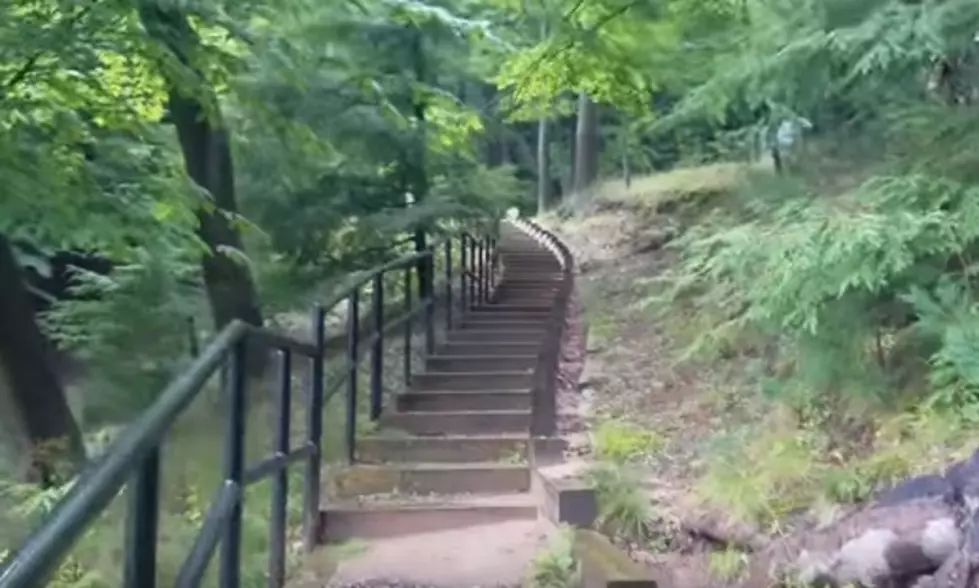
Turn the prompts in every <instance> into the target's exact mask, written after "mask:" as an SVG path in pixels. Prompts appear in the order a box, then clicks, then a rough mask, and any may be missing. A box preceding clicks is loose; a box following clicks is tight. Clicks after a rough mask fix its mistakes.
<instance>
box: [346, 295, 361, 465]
mask: <svg viewBox="0 0 979 588" xmlns="http://www.w3.org/2000/svg"><path fill="white" fill-rule="evenodd" d="M347 301H348V305H347V313H348V316H347V369H348V370H349V372H348V374H347V430H346V433H347V461H348V462H349V463H354V462H355V461H356V445H357V358H358V357H359V353H358V350H357V347H358V345H359V339H360V332H359V331H360V320H359V316H358V315H359V314H360V290H359V289H356V288H355V289H354V291H353V292H351V293H350V297H349V298H348V299H347Z"/></svg>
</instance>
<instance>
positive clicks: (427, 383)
mask: <svg viewBox="0 0 979 588" xmlns="http://www.w3.org/2000/svg"><path fill="white" fill-rule="evenodd" d="M533 377H534V376H533V374H532V373H529V372H528V373H526V374H472V373H471V374H461V373H460V374H439V373H421V374H415V375H414V376H412V377H411V387H412V389H413V390H418V391H420V392H431V391H436V390H522V389H528V390H529V389H530V385H531V384H532V382H533Z"/></svg>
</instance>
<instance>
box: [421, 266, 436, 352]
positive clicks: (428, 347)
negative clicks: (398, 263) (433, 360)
mask: <svg viewBox="0 0 979 588" xmlns="http://www.w3.org/2000/svg"><path fill="white" fill-rule="evenodd" d="M425 273H426V274H428V275H429V276H434V275H435V250H434V249H433V248H431V247H429V248H428V255H426V256H425ZM434 281H435V280H430V282H434ZM427 294H428V295H427V296H426V298H425V300H424V301H423V302H422V304H424V305H425V353H426V354H428V355H431V354H433V353H435V289H434V288H433V287H432V284H429V287H428V292H427Z"/></svg>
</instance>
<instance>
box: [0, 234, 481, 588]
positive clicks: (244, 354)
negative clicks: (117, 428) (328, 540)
mask: <svg viewBox="0 0 979 588" xmlns="http://www.w3.org/2000/svg"><path fill="white" fill-rule="evenodd" d="M454 241H455V242H457V243H458V245H459V248H458V256H456V255H455V253H454V248H453V242H454ZM494 251H495V239H493V238H491V237H486V238H480V239H477V238H475V237H473V236H471V235H469V234H466V233H463V234H462V235H461V236H459V237H456V238H455V239H453V238H447V239H444V240H443V241H441V242H440V243H438V244H436V245H434V246H432V247H429V248H428V249H427V250H425V251H421V252H418V253H415V254H413V255H408V256H405V257H402V258H400V259H398V260H395V261H393V262H391V263H388V264H386V265H384V266H381V267H379V268H376V269H374V270H372V271H370V272H366V273H364V274H361V275H358V276H355V277H354V278H353V279H352V280H351V283H350V284H349V285H347V286H346V287H344V288H343V289H342V290H341V291H340V293H339V294H338V295H337V296H336V297H335V298H334V299H333V301H331V302H330V303H328V304H325V305H322V306H318V307H317V308H316V309H314V311H313V316H312V329H311V331H312V333H311V334H312V340H311V341H301V340H298V339H295V338H291V337H287V336H284V335H280V334H277V333H274V332H272V331H269V330H266V329H260V328H256V327H252V326H249V325H246V324H245V323H242V322H240V321H235V322H233V323H231V324H230V325H228V326H227V327H225V328H224V329H223V330H222V331H221V332H220V333H219V334H218V335H217V336H216V337H215V338H214V340H213V341H211V343H210V345H208V346H207V347H206V349H204V351H203V352H202V353H201V354H200V355H199V356H198V357H196V358H195V359H194V360H193V362H192V363H191V364H190V365H189V366H188V367H187V368H186V369H185V370H184V371H183V372H182V373H180V374H179V375H178V376H177V377H175V378H174V379H173V380H172V381H171V383H170V384H169V385H168V386H167V387H166V388H165V389H164V390H163V392H162V393H161V394H160V396H159V398H158V400H157V401H156V402H155V403H154V404H153V405H152V406H151V407H150V408H149V409H148V410H146V411H145V412H144V413H143V414H142V415H140V416H139V417H138V418H137V419H136V420H135V421H134V422H133V423H132V424H130V425H129V426H128V427H127V428H126V429H125V431H124V432H123V433H122V434H121V435H120V436H119V438H118V439H117V440H116V441H115V442H114V443H113V444H112V445H111V446H110V447H109V449H108V450H107V452H106V453H105V454H104V455H103V456H101V457H100V458H99V459H98V460H97V461H95V462H93V463H92V464H91V465H90V466H89V467H88V468H86V470H85V471H84V472H83V473H82V474H81V475H80V477H79V479H78V480H77V482H76V483H75V485H74V486H73V487H72V489H71V490H70V491H69V493H68V494H67V495H66V496H65V497H64V498H63V499H62V500H61V501H60V503H59V504H58V505H57V506H56V507H55V509H54V510H53V512H52V513H51V515H50V516H49V517H48V518H47V519H46V520H45V522H44V523H43V524H42V525H41V526H40V527H39V528H37V529H36V530H35V531H34V532H33V533H32V534H31V535H30V536H29V537H28V538H27V540H26V541H25V542H24V543H23V544H22V545H21V547H20V548H19V549H18V550H17V551H16V552H15V553H14V554H13V555H12V556H11V557H10V558H8V559H7V560H6V561H4V562H3V563H2V567H0V588H28V587H34V586H42V585H44V584H45V582H46V580H45V579H46V578H47V577H48V576H49V575H50V574H51V573H52V572H53V570H55V569H56V567H57V566H58V565H59V563H60V561H61V560H62V559H63V558H64V557H65V556H66V555H67V553H68V552H69V550H70V549H71V548H72V546H73V545H74V544H75V542H76V541H77V540H78V539H79V538H80V537H81V536H82V534H83V533H84V532H85V531H86V530H87V529H88V528H89V527H91V526H92V525H93V524H94V523H95V521H96V520H97V519H98V518H99V517H100V516H101V514H102V513H103V512H105V511H106V510H107V508H108V507H109V505H110V504H111V503H112V501H113V500H114V499H115V497H116V496H118V495H119V493H120V492H121V491H123V490H125V491H126V494H127V498H128V499H129V503H128V510H127V513H126V538H125V545H124V546H123V552H124V564H123V565H124V569H123V578H124V579H123V585H124V586H125V588H155V586H156V585H157V578H158V575H159V574H158V570H157V541H158V537H159V523H160V520H159V517H160V494H161V487H162V482H163V480H161V468H160V448H161V445H162V443H163V442H164V439H165V437H166V436H167V434H168V433H169V432H170V431H171V430H172V429H173V427H174V424H175V423H176V421H177V419H178V418H179V417H180V416H181V415H182V414H184V413H185V411H186V410H187V409H188V407H189V406H190V405H191V403H192V401H193V400H194V399H195V398H197V397H198V396H199V395H200V394H201V392H202V390H204V388H205V385H206V383H207V382H208V381H209V380H210V379H211V377H212V376H214V374H216V373H219V372H222V371H223V370H224V369H225V367H226V365H227V364H228V362H230V366H229V372H228V377H226V378H223V381H224V390H223V393H224V395H225V400H226V412H225V414H226V416H227V424H226V431H225V434H224V444H225V448H224V472H223V482H222V484H221V485H220V487H219V488H216V489H215V494H214V498H213V499H212V501H211V503H210V505H209V507H208V510H207V512H206V515H205V516H204V520H203V523H202V524H201V527H200V529H199V531H198V533H197V535H196V538H195V539H194V541H193V544H192V545H191V546H190V548H189V551H188V554H187V556H186V557H185V559H184V560H183V563H182V564H181V566H180V569H179V572H178V574H177V576H176V577H177V580H176V585H177V586H179V587H181V588H184V587H194V586H199V585H200V584H201V582H202V580H203V578H204V574H205V572H206V571H207V569H208V567H209V565H210V563H211V561H212V559H213V558H214V554H215V552H217V553H218V584H219V586H220V587H221V588H237V587H238V586H240V584H241V578H240V570H241V562H240V557H241V534H242V510H243V508H244V503H243V500H242V496H243V493H244V490H245V488H246V487H247V486H248V485H250V484H253V483H255V482H258V481H261V480H271V484H272V493H271V505H270V524H269V543H268V545H269V553H268V571H267V585H268V586H269V587H270V588H280V587H281V586H283V585H284V583H285V578H286V574H287V570H286V569H285V567H286V566H285V562H286V537H287V512H288V509H287V506H288V504H287V502H288V496H289V487H288V484H289V480H288V476H287V473H288V472H287V470H288V468H289V467H290V466H292V465H294V464H298V463H302V464H304V466H305V467H304V481H303V497H302V515H303V516H302V529H301V532H302V540H303V541H302V543H303V547H304V549H305V550H307V551H308V550H311V549H312V548H313V547H314V546H315V544H316V543H317V541H318V539H319V537H320V528H319V527H320V516H319V509H320V488H321V480H320V475H321V461H322V457H321V456H322V455H323V410H324V406H325V403H326V402H327V400H328V399H329V398H330V397H331V395H332V394H334V393H335V392H336V391H338V390H340V389H342V388H344V387H345V388H346V399H345V400H346V430H345V436H344V437H345V445H346V447H345V450H346V457H347V459H348V460H350V461H355V459H356V440H357V439H356V425H357V418H358V410H357V407H358V405H357V399H358V393H359V382H358V369H359V367H360V365H361V363H362V360H363V359H364V354H362V353H361V346H362V345H361V344H362V343H363V347H364V348H365V349H368V350H369V351H370V356H371V363H370V382H369V390H370V409H369V411H368V415H367V416H368V418H370V419H372V420H376V419H378V418H380V417H381V415H382V414H383V413H384V410H385V406H384V394H383V386H382V378H383V371H384V362H383V357H382V355H383V353H384V346H385V341H386V337H387V335H389V334H391V333H392V332H394V331H396V330H398V329H401V330H403V333H404V345H405V350H404V353H405V355H404V357H405V363H404V373H403V378H404V381H405V385H409V384H410V381H411V352H412V349H411V346H412V338H413V337H412V336H413V334H414V331H415V329H416V327H417V326H419V322H420V323H421V325H420V326H421V327H422V330H423V333H424V338H425V351H426V352H428V353H431V352H432V351H433V350H434V348H435V343H436V342H435V337H436V320H435V319H436V316H437V312H438V310H439V308H441V309H442V311H443V313H444V316H445V323H444V324H445V327H446V329H450V328H452V326H453V325H454V324H455V322H454V318H455V317H456V316H459V315H457V314H456V313H459V314H461V313H463V312H465V311H466V310H468V309H471V308H472V307H474V306H476V305H478V304H482V303H484V302H486V301H488V300H489V298H490V296H491V292H492V290H493V288H494V286H495V271H494V270H495V267H496V256H495V253H494ZM439 254H441V257H439ZM467 255H468V258H467ZM457 259H458V272H457V273H458V276H456V271H455V267H456V265H457V264H456V260H457ZM439 264H441V265H442V268H441V269H442V271H443V282H444V283H441V284H436V280H435V279H433V278H434V277H435V272H436V270H437V269H439V268H438V265H439ZM421 272H425V273H426V274H427V278H428V279H425V280H421V279H419V278H420V277H421V276H420V275H419V274H420V273H421ZM396 273H400V274H401V281H402V284H403V288H402V290H403V293H402V295H403V297H404V299H403V301H402V302H403V306H402V308H403V312H402V314H401V315H400V316H398V317H397V318H395V319H393V320H390V321H386V320H385V314H386V311H387V306H386V296H385V294H386V290H387V285H388V284H389V283H390V280H386V278H388V277H390V276H392V275H395V274H396ZM412 274H415V275H414V276H413V275H412ZM413 279H419V283H420V284H424V283H427V284H430V286H429V291H428V292H423V293H422V295H421V296H420V299H419V300H418V302H417V303H416V304H413V302H412V298H413V295H412V282H413ZM368 285H370V286H371V316H369V317H368V320H367V321H366V325H365V324H363V323H364V321H362V320H361V317H360V313H359V310H360V297H361V295H362V293H363V290H364V289H365V287H366V286H368ZM456 288H458V292H459V295H458V296H455V292H456ZM440 290H441V291H442V292H443V293H444V294H443V295H437V292H439V291H440ZM344 301H346V303H347V322H348V326H347V334H346V339H347V348H346V352H345V354H344V356H343V357H344V359H345V361H343V362H342V363H341V368H340V370H338V373H325V371H326V370H325V366H324V362H325V360H326V357H327V350H328V345H327V339H326V335H327V333H326V330H325V324H326V314H327V311H328V310H332V309H333V308H334V307H336V306H338V305H339V304H341V303H342V302H344ZM270 350H271V351H274V352H276V353H277V354H278V357H279V365H278V367H279V371H278V373H277V374H276V379H275V381H276V389H277V390H276V398H275V424H274V431H273V438H274V450H273V451H272V453H271V454H270V455H268V456H266V457H265V458H264V459H261V460H259V461H257V462H256V463H250V464H246V463H245V451H244V447H245V437H246V435H248V434H249V432H248V431H247V430H246V427H245V424H246V414H247V411H248V406H247V398H248V395H247V386H248V377H247V373H248V370H247V366H246V362H247V358H248V357H249V356H251V354H253V353H255V352H256V351H258V352H263V353H266V352H269V351H270ZM297 356H298V357H299V358H302V359H305V360H308V361H310V362H311V364H312V365H311V377H310V378H309V386H308V391H307V394H306V395H305V403H304V411H305V416H306V420H307V423H306V425H307V426H306V434H305V436H304V439H303V441H302V442H301V443H300V444H298V446H295V447H293V446H292V445H291V441H290V439H291V438H292V437H291V432H292V423H291V416H292V415H291V410H290V407H291V403H292V398H291V396H292V382H291V381H292V371H293V368H294V367H295V364H296V363H298V362H297V361H296V358H297ZM327 380H329V384H330V386H329V388H327V387H326V383H327Z"/></svg>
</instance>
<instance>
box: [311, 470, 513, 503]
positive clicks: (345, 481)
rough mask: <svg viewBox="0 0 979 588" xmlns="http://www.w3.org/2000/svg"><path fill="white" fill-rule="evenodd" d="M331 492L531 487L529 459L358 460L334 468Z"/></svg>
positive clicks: (337, 495) (458, 491) (362, 493)
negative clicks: (369, 462) (443, 461)
mask: <svg viewBox="0 0 979 588" xmlns="http://www.w3.org/2000/svg"><path fill="white" fill-rule="evenodd" d="M329 483H330V487H331V495H332V496H333V497H335V498H339V499H341V500H342V499H345V498H356V497H359V496H368V495H371V494H462V493H467V494H502V493H510V492H528V491H530V467H529V466H528V465H527V464H526V463H506V462H459V463H439V462H431V463H418V462H416V463H386V464H355V465H352V466H349V467H347V468H345V469H343V470H337V471H334V472H331V480H330V482H329Z"/></svg>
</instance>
